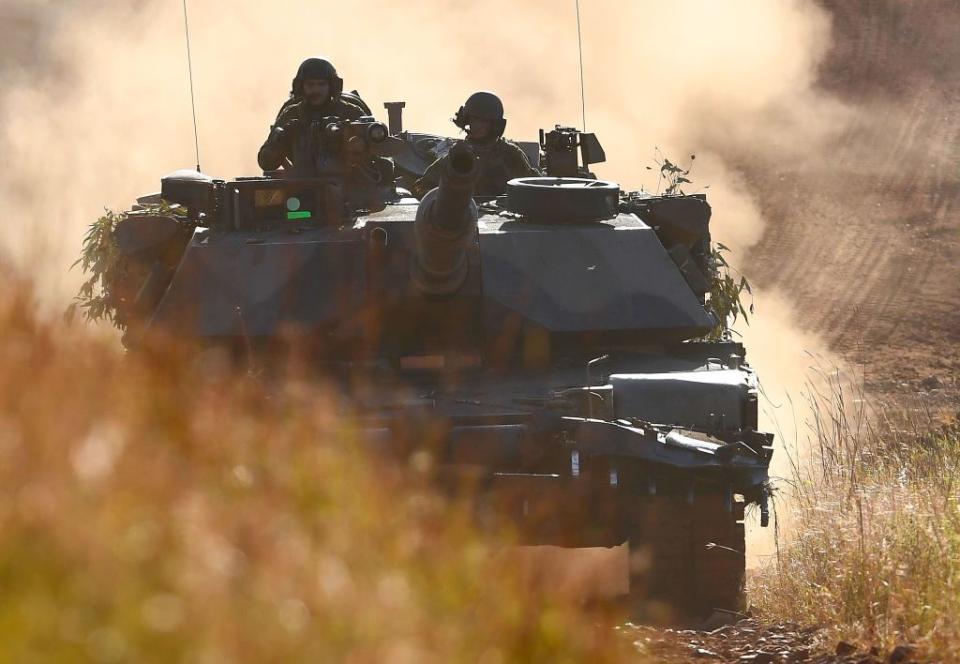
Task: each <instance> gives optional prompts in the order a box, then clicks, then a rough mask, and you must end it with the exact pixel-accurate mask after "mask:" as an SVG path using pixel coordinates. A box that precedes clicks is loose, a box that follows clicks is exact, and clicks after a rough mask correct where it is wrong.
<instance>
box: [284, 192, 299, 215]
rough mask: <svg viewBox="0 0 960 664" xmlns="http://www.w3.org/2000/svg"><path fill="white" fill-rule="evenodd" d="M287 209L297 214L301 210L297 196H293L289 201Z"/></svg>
mask: <svg viewBox="0 0 960 664" xmlns="http://www.w3.org/2000/svg"><path fill="white" fill-rule="evenodd" d="M287 209H288V210H290V211H291V212H295V211H297V210H299V209H300V199H299V198H297V197H296V196H291V197H290V198H288V199H287Z"/></svg>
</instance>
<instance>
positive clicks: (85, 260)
mask: <svg viewBox="0 0 960 664" xmlns="http://www.w3.org/2000/svg"><path fill="white" fill-rule="evenodd" d="M129 214H131V213H128V212H113V211H112V210H104V214H103V216H102V217H100V218H99V219H97V220H96V221H95V222H93V223H92V224H90V228H89V229H88V230H87V234H86V235H85V236H84V238H83V245H82V247H81V249H80V258H78V259H77V260H76V262H74V264H73V267H76V266H78V265H79V266H80V268H81V269H82V270H83V274H84V276H85V277H86V279H85V280H84V282H83V283H82V284H81V285H80V290H79V291H78V293H77V295H76V297H75V298H74V300H75V301H74V303H73V304H72V305H71V306H70V308H69V309H68V311H67V315H68V317H69V318H72V317H73V316H74V315H75V313H76V310H77V308H79V309H80V311H81V312H82V314H83V317H84V319H85V320H88V321H91V322H93V321H98V320H102V319H107V320H109V321H110V322H111V323H113V325H114V326H115V327H117V328H118V329H120V330H121V331H122V330H124V329H125V328H126V322H125V321H124V320H123V317H122V316H121V315H120V313H119V310H120V309H121V308H122V306H123V300H124V298H125V297H129V294H124V293H122V292H120V289H121V288H122V286H123V285H127V286H128V287H129V282H130V279H129V277H130V276H131V275H130V274H128V272H129V270H130V266H129V264H128V262H127V261H125V260H124V259H123V256H121V254H120V251H119V249H118V248H117V241H116V236H115V231H116V229H117V225H118V224H120V223H121V222H122V221H123V220H124V219H126V218H127V217H128V216H129ZM135 214H144V215H147V214H155V215H165V216H173V217H178V218H181V219H182V218H185V213H184V210H183V208H181V207H180V206H178V205H170V204H168V203H165V202H161V203H159V204H157V205H147V206H143V207H142V208H141V209H140V210H138V211H137V212H136V213H135ZM141 276H142V275H141Z"/></svg>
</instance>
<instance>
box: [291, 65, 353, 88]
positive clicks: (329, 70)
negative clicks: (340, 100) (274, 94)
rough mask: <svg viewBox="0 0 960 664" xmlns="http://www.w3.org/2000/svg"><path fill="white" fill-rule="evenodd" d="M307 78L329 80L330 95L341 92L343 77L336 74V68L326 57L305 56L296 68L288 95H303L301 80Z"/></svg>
mask: <svg viewBox="0 0 960 664" xmlns="http://www.w3.org/2000/svg"><path fill="white" fill-rule="evenodd" d="M308 78H322V79H326V80H328V81H330V96H331V97H337V96H339V95H340V93H341V92H343V79H342V78H340V77H339V76H337V69H336V67H334V66H333V63H332V62H330V61H329V60H327V59H326V58H307V59H306V60H304V61H303V63H302V64H301V65H300V68H299V69H298V70H297V75H296V77H294V79H293V84H292V86H291V89H290V95H291V96H293V97H302V96H303V81H304V80H306V79H308Z"/></svg>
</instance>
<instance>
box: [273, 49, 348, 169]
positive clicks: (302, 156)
mask: <svg viewBox="0 0 960 664" xmlns="http://www.w3.org/2000/svg"><path fill="white" fill-rule="evenodd" d="M342 93H343V79H342V78H340V77H339V76H338V75H337V70H336V69H335V68H334V66H333V64H332V63H331V62H330V61H329V60H326V59H324V58H309V59H308V60H304V61H303V64H301V65H300V69H298V70H297V75H296V77H295V78H294V79H293V86H292V88H291V90H290V99H289V100H287V102H286V103H284V105H283V107H281V109H280V112H279V113H278V114H277V119H276V121H275V122H274V123H273V125H272V126H271V127H270V135H269V136H268V137H267V140H266V141H265V142H264V144H263V146H262V147H261V148H260V152H259V154H258V155H257V162H258V163H259V164H260V168H262V169H263V170H265V171H271V170H275V169H277V168H281V167H283V169H284V170H285V171H287V172H289V173H290V174H291V175H294V176H299V177H312V176H316V175H318V174H319V172H321V171H323V170H324V163H325V155H323V153H322V146H321V145H318V141H317V140H316V136H315V135H314V133H313V132H312V131H311V126H312V125H313V123H314V122H316V121H320V120H323V119H325V118H331V117H336V118H340V119H344V120H356V119H357V118H359V117H360V116H361V115H364V111H363V109H362V108H360V106H358V105H357V104H354V103H353V102H351V101H348V100H347V99H345V98H344V97H343V96H342Z"/></svg>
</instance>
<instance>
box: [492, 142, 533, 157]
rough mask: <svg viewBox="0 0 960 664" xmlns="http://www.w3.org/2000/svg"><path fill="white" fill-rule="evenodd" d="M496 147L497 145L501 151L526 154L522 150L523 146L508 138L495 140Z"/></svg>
mask: <svg viewBox="0 0 960 664" xmlns="http://www.w3.org/2000/svg"><path fill="white" fill-rule="evenodd" d="M497 147H499V148H500V150H501V151H503V152H509V153H517V152H519V153H520V154H522V155H526V153H525V152H524V151H523V148H522V147H520V145H519V144H518V143H514V142H513V141H511V140H510V139H509V138H501V139H500V140H499V141H497Z"/></svg>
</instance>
